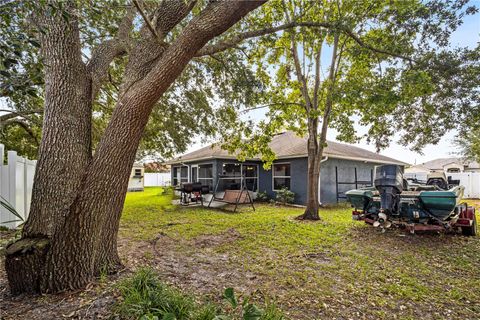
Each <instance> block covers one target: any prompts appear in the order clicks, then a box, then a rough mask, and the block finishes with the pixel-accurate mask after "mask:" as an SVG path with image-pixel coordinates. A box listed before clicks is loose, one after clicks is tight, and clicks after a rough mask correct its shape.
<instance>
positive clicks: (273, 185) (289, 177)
mask: <svg viewBox="0 0 480 320" xmlns="http://www.w3.org/2000/svg"><path fill="white" fill-rule="evenodd" d="M277 164H278V165H280V164H288V165H289V166H290V175H289V176H276V175H275V165H277ZM275 178H284V179H287V178H288V179H290V188H288V190H291V188H292V163H290V162H274V163H273V164H272V191H280V190H279V189H275Z"/></svg>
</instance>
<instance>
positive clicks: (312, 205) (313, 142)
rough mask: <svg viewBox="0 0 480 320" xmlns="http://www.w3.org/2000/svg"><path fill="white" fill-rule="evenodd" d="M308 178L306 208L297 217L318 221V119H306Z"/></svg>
mask: <svg viewBox="0 0 480 320" xmlns="http://www.w3.org/2000/svg"><path fill="white" fill-rule="evenodd" d="M308 127H309V128H308V129H309V130H308V160H307V161H308V178H307V207H306V208H305V212H304V213H303V214H302V215H301V216H300V217H299V218H300V219H302V220H320V215H319V214H318V209H319V203H320V202H319V198H318V192H319V189H318V182H319V178H320V160H321V157H318V152H319V146H318V118H311V119H308Z"/></svg>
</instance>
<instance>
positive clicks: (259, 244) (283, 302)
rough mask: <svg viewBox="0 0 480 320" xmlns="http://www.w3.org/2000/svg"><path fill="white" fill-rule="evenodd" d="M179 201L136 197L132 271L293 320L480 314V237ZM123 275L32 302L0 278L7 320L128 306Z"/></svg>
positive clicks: (342, 215) (332, 212) (131, 198)
mask: <svg viewBox="0 0 480 320" xmlns="http://www.w3.org/2000/svg"><path fill="white" fill-rule="evenodd" d="M169 199H170V196H169V195H165V194H162V195H160V192H159V189H153V188H152V189H147V190H146V191H145V192H144V193H132V194H129V195H128V197H127V202H126V205H125V210H124V215H123V217H122V225H121V229H120V237H119V252H120V254H121V256H122V259H123V261H124V263H125V266H126V269H127V270H136V269H138V268H139V267H141V266H146V265H148V266H151V267H152V268H154V269H155V270H157V271H158V272H159V274H160V276H161V278H162V280H164V281H165V282H167V283H171V284H173V285H174V286H176V287H178V288H180V289H182V290H184V291H186V292H189V293H193V294H196V295H198V296H202V297H204V296H207V297H209V298H210V299H212V300H216V301H219V300H220V293H221V292H222V291H223V288H225V287H234V288H235V289H236V290H237V291H240V292H242V293H243V294H245V295H252V296H253V297H254V299H255V297H259V298H258V299H262V297H265V296H266V297H271V298H273V299H274V300H275V301H276V302H277V304H278V305H279V307H280V309H282V310H284V312H285V313H286V315H287V316H288V317H290V318H291V319H383V318H391V319H418V318H422V319H478V318H479V317H480V316H479V315H480V290H478V288H480V275H479V270H480V238H479V237H475V238H466V237H463V236H459V235H453V234H443V233H440V234H437V233H429V234H421V235H420V234H418V235H410V234H406V233H404V232H402V231H400V230H395V229H392V230H388V231H387V232H385V233H381V232H379V230H377V229H374V228H370V227H367V226H365V225H364V224H362V223H359V222H353V221H351V217H350V210H349V209H348V208H345V207H340V208H337V207H335V208H328V209H324V210H323V211H322V212H321V215H322V218H323V221H320V222H314V223H308V222H299V221H297V220H295V219H294V218H295V217H296V216H298V215H299V214H300V213H301V209H297V208H285V207H275V206H270V205H261V206H258V207H257V211H255V212H253V211H251V210H250V209H248V208H246V207H245V208H244V209H242V210H241V212H240V213H237V214H231V213H226V212H223V211H218V210H208V209H204V208H198V207H197V208H194V207H192V208H177V207H172V206H171V205H170V204H169V203H170V202H169ZM125 273H128V271H126V272H125ZM120 276H122V275H120ZM115 279H116V278H109V279H108V281H106V279H103V281H101V282H100V284H95V285H92V286H91V288H88V290H85V291H83V292H77V293H69V294H64V295H54V296H44V297H36V298H28V300H27V299H23V298H20V299H19V298H11V297H9V296H8V290H7V289H6V288H5V284H6V282H5V279H4V275H2V274H0V288H1V289H0V290H3V291H2V297H3V299H4V300H5V302H6V303H2V307H1V308H3V310H2V311H3V312H5V313H4V317H5V318H6V319H16V318H18V316H19V315H22V316H24V317H27V318H34V319H35V318H37V319H41V317H39V315H42V314H43V315H48V314H50V313H49V312H50V310H52V312H54V311H56V313H51V314H52V315H54V314H56V315H58V316H59V317H60V316H63V315H67V316H68V315H69V314H70V313H71V312H72V311H73V310H74V305H77V306H78V305H79V306H80V307H79V308H78V307H77V309H78V310H77V311H75V314H73V315H71V317H72V318H80V319H100V318H102V317H107V316H108V314H109V312H108V311H109V307H110V306H111V304H112V303H113V301H115V299H116V296H115V290H112V284H111V282H110V281H111V280H112V281H115ZM16 299H17V300H16ZM27 301H28V302H27ZM102 304H103V305H102ZM4 306H5V307H4ZM15 306H16V307H15ZM15 308H18V309H17V310H20V311H18V312H17V311H15ZM92 312H93V313H92ZM95 313H96V314H97V315H94V314H95ZM53 318H55V317H53ZM44 319H45V318H44Z"/></svg>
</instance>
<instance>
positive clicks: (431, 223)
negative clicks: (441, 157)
mask: <svg viewBox="0 0 480 320" xmlns="http://www.w3.org/2000/svg"><path fill="white" fill-rule="evenodd" d="M444 176H445V175H444V174H443V176H442V175H439V174H438V173H435V174H434V175H432V177H431V178H430V179H429V180H428V181H427V183H426V184H418V183H412V184H409V183H408V182H407V180H405V179H404V178H403V169H402V168H401V167H399V166H396V165H382V166H377V167H376V168H375V180H374V186H373V187H368V188H362V189H356V190H350V191H348V192H347V193H346V196H347V200H348V201H349V202H350V203H351V204H352V207H353V208H354V210H353V212H352V217H353V219H354V220H363V221H365V222H366V223H368V224H371V225H373V226H374V227H377V228H381V229H382V230H385V229H387V228H390V227H391V226H398V227H402V228H405V229H406V230H408V231H410V232H411V233H415V232H416V231H429V230H431V231H462V233H463V234H464V235H467V236H475V235H477V221H476V219H475V208H474V207H471V206H468V205H467V204H466V203H465V202H462V197H463V191H464V187H463V186H459V185H452V184H449V181H447V179H446V178H445V177H444Z"/></svg>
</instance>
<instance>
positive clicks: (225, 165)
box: [167, 131, 407, 204]
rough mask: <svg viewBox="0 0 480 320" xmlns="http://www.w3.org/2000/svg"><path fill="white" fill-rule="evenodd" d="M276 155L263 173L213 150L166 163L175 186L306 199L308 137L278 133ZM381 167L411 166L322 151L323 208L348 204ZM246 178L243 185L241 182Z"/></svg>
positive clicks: (365, 154)
mask: <svg viewBox="0 0 480 320" xmlns="http://www.w3.org/2000/svg"><path fill="white" fill-rule="evenodd" d="M270 147H271V149H272V150H273V151H274V152H275V154H276V160H275V161H274V162H273V165H272V168H271V169H269V170H265V169H264V168H263V163H262V161H261V160H260V159H259V158H251V159H246V160H245V161H244V162H240V161H238V160H237V159H236V157H235V155H232V154H229V153H228V152H227V151H226V150H223V149H221V148H220V147H219V146H217V145H211V146H207V147H204V148H201V149H199V150H196V151H193V152H191V153H188V154H185V155H183V156H180V157H178V158H176V159H173V160H171V161H168V162H167V163H168V164H170V165H171V166H172V170H171V174H172V185H174V186H175V185H179V184H180V183H182V182H201V183H202V184H204V185H209V186H210V188H211V190H213V189H214V187H215V185H216V183H217V182H218V183H219V189H218V190H219V191H223V190H225V189H238V188H239V187H240V186H241V185H242V183H243V182H244V183H245V184H246V186H247V188H248V189H249V190H250V191H252V192H254V193H256V192H266V193H267V194H268V195H269V196H270V197H274V196H275V193H276V191H278V190H280V189H281V188H283V187H286V188H288V189H289V190H291V191H292V192H294V193H295V203H297V204H305V203H306V200H307V167H308V166H307V138H306V137H299V136H297V135H296V134H295V133H293V132H291V131H287V132H284V133H281V134H277V135H275V136H274V137H273V138H272V141H271V143H270ZM380 164H397V165H400V166H405V165H407V164H406V163H404V162H401V161H398V160H395V159H392V158H389V157H386V156H383V155H380V154H378V153H374V152H370V151H367V150H365V149H362V148H359V147H355V146H352V145H348V144H343V143H338V142H332V141H329V142H328V146H327V147H326V148H325V150H324V158H323V161H322V168H321V178H320V188H319V189H320V191H319V193H320V201H321V202H322V203H324V204H328V203H336V202H338V201H342V200H344V199H345V192H346V191H348V190H351V189H355V188H359V187H363V186H369V185H372V184H373V174H374V167H375V166H376V165H380ZM243 179H244V180H243Z"/></svg>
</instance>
